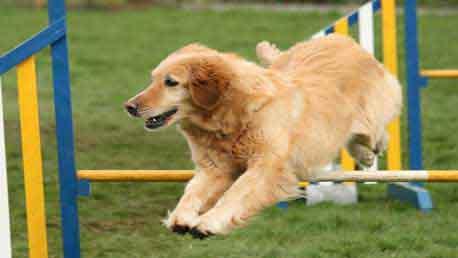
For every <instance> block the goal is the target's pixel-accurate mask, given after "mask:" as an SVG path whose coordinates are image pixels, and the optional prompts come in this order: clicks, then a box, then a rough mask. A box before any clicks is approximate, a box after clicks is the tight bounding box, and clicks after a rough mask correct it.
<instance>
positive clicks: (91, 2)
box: [0, 0, 458, 9]
mask: <svg viewBox="0 0 458 258" xmlns="http://www.w3.org/2000/svg"><path fill="white" fill-rule="evenodd" d="M364 2H366V1H364V0H69V1H67V4H68V6H69V7H74V8H108V9H118V8H131V7H144V6H150V5H162V6H182V5H199V6H206V5H214V4H274V5H284V4H296V5H297V4H323V5H326V4H327V5H329V4H355V5H357V4H362V3H364ZM417 2H418V3H419V4H423V5H431V6H441V5H451V4H457V3H458V0H418V1H417ZM2 3H3V4H7V5H15V6H26V7H44V6H46V3H47V0H0V4H2Z"/></svg>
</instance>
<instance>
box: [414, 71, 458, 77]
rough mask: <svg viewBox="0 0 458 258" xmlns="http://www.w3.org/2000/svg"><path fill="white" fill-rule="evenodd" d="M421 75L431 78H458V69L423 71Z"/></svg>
mask: <svg viewBox="0 0 458 258" xmlns="http://www.w3.org/2000/svg"><path fill="white" fill-rule="evenodd" d="M421 75H422V76H424V77H430V78H458V69H455V70H454V69H447V70H422V71H421Z"/></svg>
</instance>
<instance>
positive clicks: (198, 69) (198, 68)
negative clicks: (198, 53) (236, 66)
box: [189, 56, 233, 110]
mask: <svg viewBox="0 0 458 258" xmlns="http://www.w3.org/2000/svg"><path fill="white" fill-rule="evenodd" d="M190 73H191V74H190V81H189V91H190V94H191V98H192V100H193V102H194V104H195V105H197V106H198V107H201V108H203V109H205V110H212V109H214V108H215V107H216V106H217V105H218V104H219V103H220V101H221V99H222V97H223V95H224V93H225V92H226V90H227V89H228V87H229V85H230V83H231V80H232V77H233V73H232V72H231V69H230V66H229V65H228V64H227V63H225V61H224V60H223V58H221V57H219V56H207V57H203V58H200V59H199V60H196V61H195V62H193V63H192V64H191V67H190Z"/></svg>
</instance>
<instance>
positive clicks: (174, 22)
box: [0, 8, 458, 258]
mask: <svg viewBox="0 0 458 258" xmlns="http://www.w3.org/2000/svg"><path fill="white" fill-rule="evenodd" d="M338 17H339V14H338V13H329V14H303V13H281V12H270V13H269V12H262V13H261V12H255V11H243V10H237V11H227V12H211V11H198V12H191V11H184V10H175V9H145V10H142V11H121V12H113V13H110V12H97V11H91V12H81V11H72V12H70V13H69V32H70V34H69V37H70V38H69V39H70V56H71V70H72V74H71V75H72V83H73V87H72V90H73V107H74V122H75V133H76V158H77V165H78V168H89V169H109V168H115V169H140V168H143V169H171V168H192V163H191V162H190V159H189V151H188V150H187V147H186V144H185V142H184V140H183V138H182V137H181V136H180V135H179V134H178V132H177V131H176V130H175V129H169V130H166V131H163V132H160V133H156V134H150V133H147V132H145V131H144V130H143V129H142V123H141V122H140V121H134V120H131V119H129V118H128V117H127V116H126V115H125V113H124V112H123V110H122V103H123V101H125V100H126V99H127V98H129V97H130V96H132V95H133V94H134V93H136V92H137V91H138V90H140V89H142V88H143V87H144V86H145V85H146V83H147V81H148V74H149V70H150V69H151V68H152V67H154V65H156V64H157V63H158V62H159V61H160V60H161V59H162V58H164V57H165V56H166V55H167V53H169V52H171V51H173V50H175V49H177V48H179V47H180V46H183V45H184V44H186V43H189V42H193V41H200V42H202V43H204V44H208V45H209V46H211V47H214V48H217V49H220V50H225V51H233V52H236V53H238V54H241V55H243V56H245V57H247V58H250V59H253V58H254V46H255V44H256V43H257V42H258V41H260V40H263V39H268V40H270V41H273V42H275V43H277V44H278V45H279V46H280V47H282V48H286V47H288V46H290V45H291V44H293V43H294V42H297V41H300V40H302V39H304V38H305V37H306V36H308V35H311V34H312V33H313V32H315V31H317V30H319V29H320V28H322V27H324V26H325V25H327V24H329V23H330V22H331V21H333V20H335V19H336V18H338ZM0 24H1V30H0V31H1V33H0V35H1V36H0V52H5V51H6V50H7V49H9V48H11V47H13V46H14V45H15V44H17V43H19V42H20V41H21V40H24V39H25V38H26V37H27V36H29V35H31V34H32V33H34V32H36V31H37V30H38V29H39V28H41V27H43V26H44V25H45V24H46V14H45V13H44V12H42V11H34V10H26V9H8V8H2V9H0ZM456 27H458V20H457V19H456V16H448V17H447V16H445V17H444V16H433V15H430V16H423V17H422V19H421V34H422V35H421V36H422V40H421V50H422V66H423V67H428V68H430V67H432V68H442V67H444V68H445V67H457V66H458V61H457V60H458V47H456V46H455V45H454V42H455V41H456V39H457V38H458V31H457V30H456V29H455V28H456ZM401 28H402V26H401ZM442 31H444V32H447V33H442ZM400 33H401V34H402V31H401V32H400ZM399 44H400V46H401V42H400V43H399ZM400 52H401V55H402V54H403V49H402V48H401V49H400ZM402 62H403V61H402V60H401V62H400V64H402ZM49 64H50V60H49V51H48V50H45V51H43V52H42V53H40V54H39V55H38V68H39V85H40V87H39V91H40V92H39V93H40V115H41V130H42V142H43V146H44V147H43V151H44V170H45V174H46V175H45V179H46V198H47V202H46V207H47V210H48V213H47V222H48V225H49V231H48V234H49V243H50V247H49V249H50V257H61V247H60V246H61V243H60V221H59V205H58V195H57V191H58V188H57V176H56V175H57V168H56V143H55V139H54V129H55V125H54V122H53V121H54V117H53V116H54V113H53V106H52V90H51V80H50V76H51V75H50V70H49V67H50V66H49ZM400 68H401V70H403V66H402V65H401V66H400ZM15 79H16V78H15V74H14V72H10V73H8V74H7V75H6V76H5V77H4V83H3V84H4V101H5V102H6V130H7V149H8V169H9V171H8V172H9V175H8V176H9V181H10V189H9V190H10V199H11V207H12V223H13V229H12V230H13V241H14V254H15V257H26V255H27V242H26V239H27V234H26V227H25V209H24V193H23V183H22V182H23V178H22V165H21V154H20V138H19V133H18V130H19V122H18V109H17V105H16V99H17V90H16V84H15ZM457 84H458V82H457V81H451V80H450V81H449V80H443V81H432V82H431V86H430V87H429V88H427V89H426V90H424V92H423V108H424V113H423V117H424V119H425V120H424V140H425V150H424V161H425V166H426V167H427V168H437V169H450V168H457V167H458V161H457V159H456V157H457V155H456V154H457V146H458V145H457V144H458V135H457V134H456V132H457V131H458V122H457V119H456V117H457V114H456V113H457V112H456V106H457V104H458V88H457ZM403 133H404V134H403V135H404V145H405V142H406V140H407V139H406V137H405V136H406V129H405V127H404V128H403ZM404 163H405V164H407V162H406V160H405V161H404ZM428 188H429V189H431V192H432V195H433V198H434V201H435V205H436V209H435V210H434V212H433V213H431V214H427V215H425V214H421V213H419V212H418V211H417V210H415V209H413V208H411V207H409V206H406V205H404V204H401V203H398V202H394V201H390V200H387V199H386V197H385V187H384V185H376V186H362V187H360V192H361V195H360V196H361V202H360V203H359V204H358V205H356V206H343V207H342V206H337V205H331V204H321V205H318V206H314V207H304V205H302V204H300V203H295V204H293V205H292V207H291V208H290V209H289V210H288V212H282V211H280V210H278V209H276V208H271V209H268V210H267V211H265V212H263V213H262V214H261V215H259V216H258V217H256V218H255V219H253V221H252V223H251V224H250V225H249V226H248V227H247V228H245V229H242V230H237V231H235V232H234V233H233V234H231V235H229V236H227V237H215V238H212V239H210V240H208V241H197V240H192V239H191V238H190V237H189V236H186V237H181V236H177V235H174V234H171V233H169V232H168V231H166V230H165V229H164V227H163V226H161V225H160V220H161V219H162V218H164V216H165V215H166V213H167V210H170V209H173V207H174V205H175V204H176V202H177V200H178V198H179V196H180V194H181V192H182V190H183V184H172V183H170V184H148V183H144V184H133V183H122V184H94V185H93V188H92V195H91V197H89V198H81V199H80V201H79V208H80V220H81V239H82V241H81V243H82V250H83V251H82V252H83V255H84V257H90V258H92V257H96V258H105V257H112V258H124V257H126V258H127V257H129V258H132V257H135V258H136V257H139V258H140V257H141V258H145V257H147V258H149V257H164V258H165V257H167V258H168V257H177V258H178V257H180V258H181V257H199V258H201V257H265V258H278V257H282V258H286V257H289V258H293V257H409V258H412V257H422V258H424V257H456V256H457V252H458V234H457V233H456V232H457V231H458V225H457V223H456V215H457V214H458V187H457V186H455V185H452V184H442V185H429V186H428Z"/></svg>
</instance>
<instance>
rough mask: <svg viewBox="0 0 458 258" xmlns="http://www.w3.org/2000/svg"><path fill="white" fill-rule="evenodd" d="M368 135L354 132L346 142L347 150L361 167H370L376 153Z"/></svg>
mask: <svg viewBox="0 0 458 258" xmlns="http://www.w3.org/2000/svg"><path fill="white" fill-rule="evenodd" d="M373 146H374V143H373V142H372V140H371V138H370V136H368V135H364V134H354V135H352V137H351V138H350V141H349V142H348V143H347V150H348V152H349V153H350V155H351V156H352V157H353V158H354V159H355V161H356V162H357V163H358V164H359V165H360V166H362V167H363V168H370V167H372V165H373V164H374V162H375V159H376V157H377V153H376V152H375V148H374V147H373Z"/></svg>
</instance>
